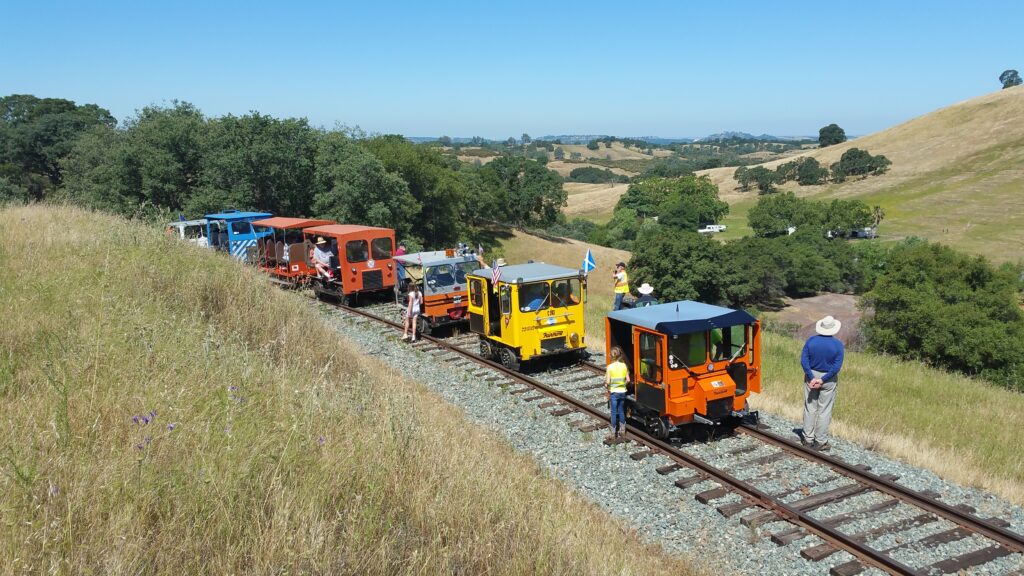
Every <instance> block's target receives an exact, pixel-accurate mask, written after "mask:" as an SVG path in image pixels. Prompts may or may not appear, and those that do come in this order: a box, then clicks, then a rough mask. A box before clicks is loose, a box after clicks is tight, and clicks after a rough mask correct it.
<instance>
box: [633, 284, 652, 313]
mask: <svg viewBox="0 0 1024 576" xmlns="http://www.w3.org/2000/svg"><path fill="white" fill-rule="evenodd" d="M636 291H637V292H639V293H640V297H639V298H637V299H636V304H633V307H634V308H644V307H646V306H654V305H655V304H657V303H658V300H657V299H656V298H655V297H654V296H652V294H653V292H654V286H651V285H650V284H648V283H647V282H644V283H643V284H641V285H640V287H639V288H637V289H636Z"/></svg>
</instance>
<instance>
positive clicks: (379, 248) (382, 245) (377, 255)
mask: <svg viewBox="0 0 1024 576" xmlns="http://www.w3.org/2000/svg"><path fill="white" fill-rule="evenodd" d="M370 255H372V256H373V259H374V260H381V259H383V258H391V238H374V239H373V240H372V241H371V242H370Z"/></svg>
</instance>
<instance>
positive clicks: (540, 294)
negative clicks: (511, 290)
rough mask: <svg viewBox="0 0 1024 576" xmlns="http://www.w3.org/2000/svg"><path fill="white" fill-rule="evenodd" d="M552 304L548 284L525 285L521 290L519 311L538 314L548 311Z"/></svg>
mask: <svg viewBox="0 0 1024 576" xmlns="http://www.w3.org/2000/svg"><path fill="white" fill-rule="evenodd" d="M550 304H551V294H550V287H549V286H548V283H547V282H534V283H533V284H523V285H522V286H521V287H520V288H519V311H520V312H536V311H538V310H547V308H548V306H549V305H550Z"/></svg>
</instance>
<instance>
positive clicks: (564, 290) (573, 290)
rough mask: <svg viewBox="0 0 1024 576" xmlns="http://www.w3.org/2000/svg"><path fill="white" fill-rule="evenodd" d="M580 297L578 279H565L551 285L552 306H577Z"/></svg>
mask: <svg viewBox="0 0 1024 576" xmlns="http://www.w3.org/2000/svg"><path fill="white" fill-rule="evenodd" d="M581 295H582V293H581V292H580V279H579V278H566V279H565V280H555V281H554V282H552V283H551V298H552V304H553V305H554V306H556V307H562V306H574V305H576V304H579V303H580V301H581V300H582V298H581Z"/></svg>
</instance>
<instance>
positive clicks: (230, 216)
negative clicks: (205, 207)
mask: <svg viewBox="0 0 1024 576" xmlns="http://www.w3.org/2000/svg"><path fill="white" fill-rule="evenodd" d="M271 216H273V214H271V213H269V212H239V211H238V210H227V211H225V212H220V213H217V214H207V215H206V216H204V218H206V219H208V220H258V219H260V218H270V217H271Z"/></svg>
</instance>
